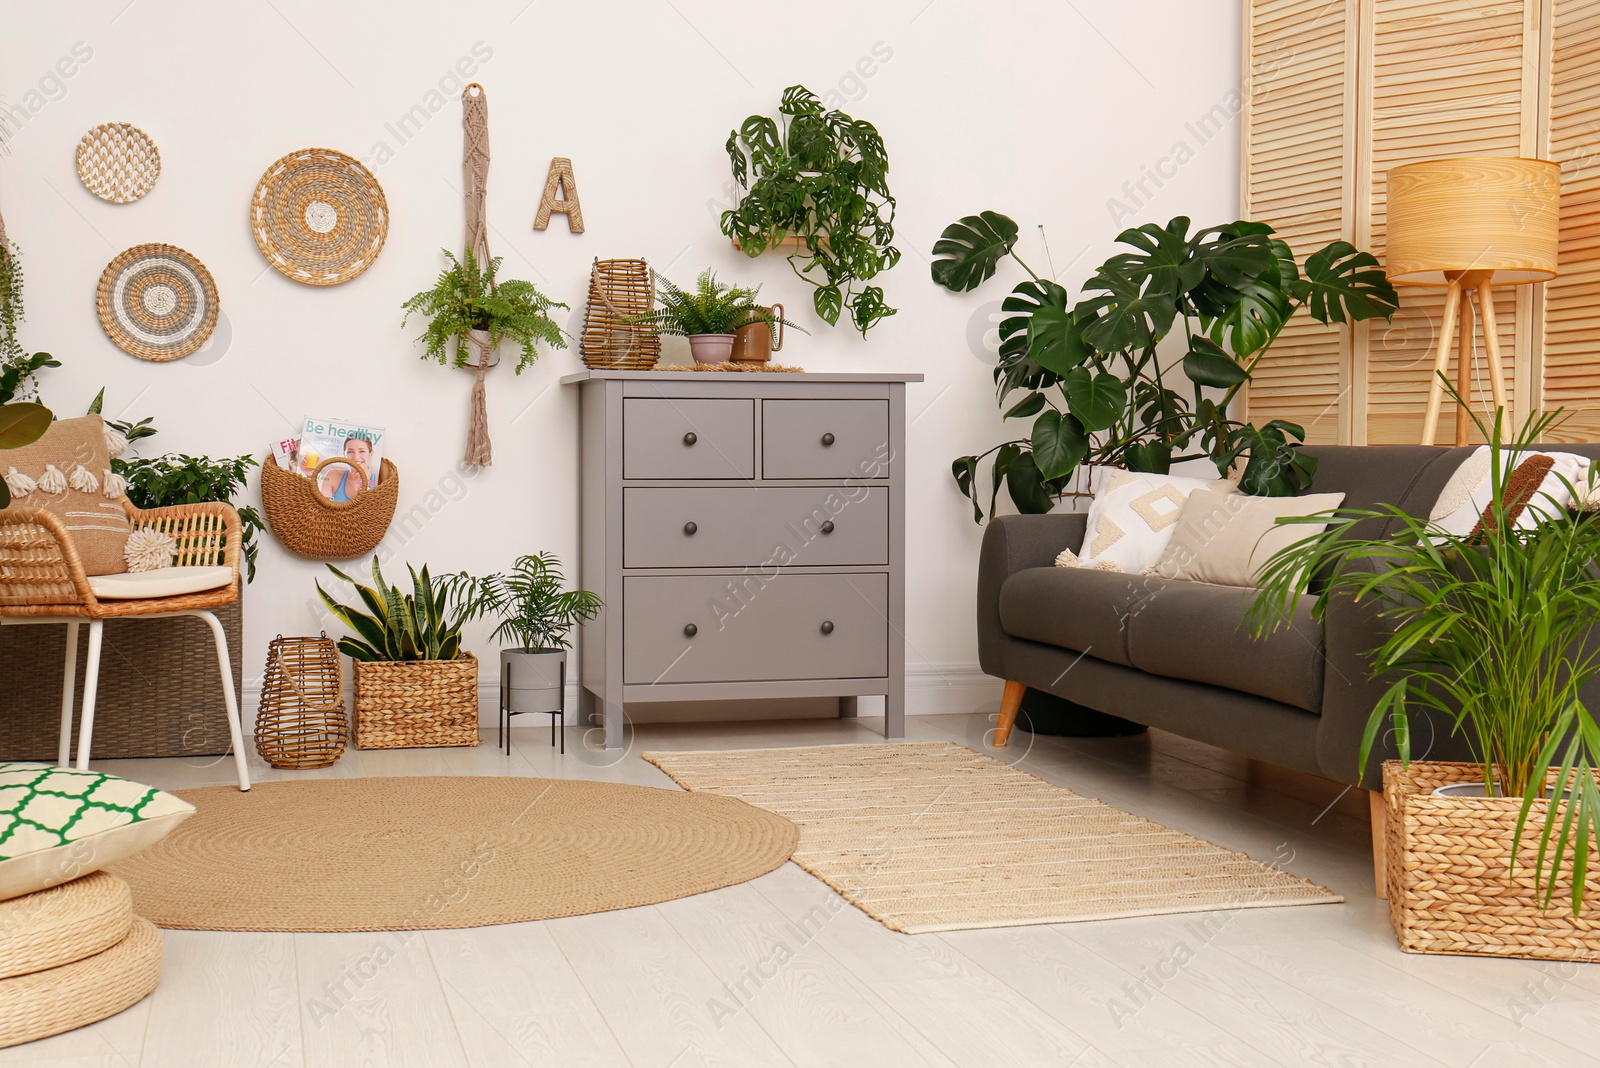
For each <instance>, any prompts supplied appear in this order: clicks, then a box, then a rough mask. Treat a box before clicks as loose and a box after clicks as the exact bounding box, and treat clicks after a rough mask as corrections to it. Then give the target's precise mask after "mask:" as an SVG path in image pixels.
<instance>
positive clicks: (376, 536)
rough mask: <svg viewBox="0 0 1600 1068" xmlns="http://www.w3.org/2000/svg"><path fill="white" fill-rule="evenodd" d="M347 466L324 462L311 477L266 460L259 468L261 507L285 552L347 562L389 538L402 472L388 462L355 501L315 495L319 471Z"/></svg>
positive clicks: (339, 461) (334, 459)
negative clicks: (372, 484) (376, 481)
mask: <svg viewBox="0 0 1600 1068" xmlns="http://www.w3.org/2000/svg"><path fill="white" fill-rule="evenodd" d="M347 462H348V461H345V460H343V459H340V458H339V457H337V456H335V457H333V458H331V459H327V460H324V461H322V463H320V464H318V465H317V470H316V474H315V475H313V476H312V477H310V478H304V477H302V476H300V475H297V474H295V473H294V472H293V471H285V470H284V469H283V468H281V467H279V466H278V463H277V461H276V460H274V459H273V458H272V457H270V456H269V457H267V459H266V460H265V461H264V462H263V463H262V464H261V505H262V507H263V508H264V509H265V510H266V513H267V522H268V524H270V525H271V527H272V533H274V534H276V535H277V537H278V540H279V541H281V542H282V543H283V547H284V548H285V549H288V550H289V551H290V552H292V553H294V554H295V555H297V556H304V557H307V558H309V559H312V560H348V559H350V558H351V557H355V556H365V555H366V554H367V553H370V552H371V551H372V550H373V549H376V548H377V547H378V543H379V542H380V541H382V540H383V536H384V535H385V534H386V533H388V531H389V524H390V523H391V522H393V521H394V509H395V504H396V503H397V502H398V501H399V500H400V472H398V471H396V470H395V466H394V464H392V463H390V462H389V461H388V460H385V461H383V467H382V469H381V473H380V474H379V476H378V484H377V485H376V486H374V487H373V488H372V489H369V490H363V491H362V492H361V493H359V494H357V495H356V499H355V500H353V501H345V502H342V503H341V502H335V501H330V500H328V499H327V498H326V497H324V496H323V495H322V494H320V493H318V492H317V477H316V476H317V475H320V474H321V473H322V470H323V468H325V467H327V466H328V465H330V464H345V463H347Z"/></svg>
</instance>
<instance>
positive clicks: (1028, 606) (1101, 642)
mask: <svg viewBox="0 0 1600 1068" xmlns="http://www.w3.org/2000/svg"><path fill="white" fill-rule="evenodd" d="M1165 585H1166V583H1165V582H1164V581H1163V580H1162V579H1158V578H1154V577H1151V576H1148V575H1121V574H1118V573H1116V572H1114V571H1095V570H1090V569H1088V568H1076V567H1035V568H1029V569H1026V570H1023V571H1018V572H1017V573H1016V574H1014V575H1012V576H1011V577H1010V578H1009V579H1007V580H1006V582H1005V585H1004V586H1002V587H1000V624H1001V626H1003V627H1004V628H1005V631H1006V633H1007V634H1009V635H1011V636H1012V637H1014V638H1026V639H1027V640H1028V641H1035V642H1044V643H1045V644H1046V645H1055V646H1059V647H1061V648H1063V649H1073V650H1076V651H1077V652H1080V653H1087V654H1088V655H1090V656H1093V657H1096V658H1097V659H1100V660H1105V661H1108V662H1110V663H1113V664H1121V665H1123V666H1124V667H1132V666H1134V665H1133V662H1132V661H1131V660H1129V659H1128V629H1127V622H1128V619H1129V617H1130V616H1132V615H1134V614H1135V613H1137V612H1138V611H1139V608H1140V606H1141V605H1142V604H1143V603H1144V602H1145V601H1147V600H1148V599H1149V598H1150V597H1151V596H1152V594H1153V593H1155V592H1156V591H1158V590H1160V589H1161V588H1163V587H1164V586H1165Z"/></svg>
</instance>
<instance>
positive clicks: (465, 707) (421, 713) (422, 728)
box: [355, 653, 478, 749]
mask: <svg viewBox="0 0 1600 1068" xmlns="http://www.w3.org/2000/svg"><path fill="white" fill-rule="evenodd" d="M355 666H356V748H357V749H422V748H429V747H433V746H454V745H477V744H478V658H477V657H475V656H473V655H472V654H471V653H467V654H464V655H463V656H462V657H461V659H459V660H410V661H404V662H393V663H377V662H370V661H362V660H357V661H356V662H355Z"/></svg>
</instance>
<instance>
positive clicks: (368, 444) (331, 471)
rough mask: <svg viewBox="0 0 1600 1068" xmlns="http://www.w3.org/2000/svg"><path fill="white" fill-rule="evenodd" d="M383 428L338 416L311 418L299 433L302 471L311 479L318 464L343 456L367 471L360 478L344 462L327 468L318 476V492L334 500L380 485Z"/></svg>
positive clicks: (342, 499)
mask: <svg viewBox="0 0 1600 1068" xmlns="http://www.w3.org/2000/svg"><path fill="white" fill-rule="evenodd" d="M383 439H384V429H383V427H381V426H363V425H361V424H359V423H347V422H343V421H341V420H338V419H320V418H315V417H313V418H308V419H307V420H306V425H305V429H304V431H303V432H302V433H301V435H300V473H301V474H302V475H304V476H306V477H307V478H310V477H311V475H312V473H313V472H315V471H316V469H317V465H318V464H320V463H322V462H323V461H324V460H327V459H329V458H330V457H343V458H344V459H346V460H349V461H350V462H351V463H352V464H354V465H356V466H357V467H359V468H360V469H361V471H362V472H363V473H364V474H365V476H366V477H365V479H362V478H360V477H357V475H356V474H355V472H354V471H352V470H351V469H350V468H348V467H346V466H345V465H343V464H334V465H333V466H331V467H328V468H326V469H325V470H324V471H323V472H322V474H321V475H320V476H318V477H317V492H319V493H321V494H322V495H323V496H324V497H327V498H328V499H329V500H331V501H339V502H344V501H351V500H354V499H355V498H356V496H357V495H358V494H360V493H361V491H362V490H367V489H371V488H372V487H374V486H376V485H377V484H378V475H379V472H380V471H381V470H382V467H383Z"/></svg>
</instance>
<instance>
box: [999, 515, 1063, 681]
mask: <svg viewBox="0 0 1600 1068" xmlns="http://www.w3.org/2000/svg"><path fill="white" fill-rule="evenodd" d="M1088 522H1089V517H1088V516H1087V515H1085V514H1084V513H1082V512H1050V513H1047V514H1045V515H1008V516H1002V517H1000V518H999V519H996V520H994V521H993V522H991V523H990V524H989V529H988V530H986V531H984V533H983V550H982V552H981V553H980V554H979V557H978V663H979V664H980V665H981V666H982V668H983V670H984V671H985V672H987V673H988V674H990V675H994V676H996V677H997V678H1004V677H1005V666H1004V664H1003V662H1002V654H1001V650H1002V649H1003V647H1004V645H1005V630H1004V628H1002V627H1001V625H1000V587H1001V586H1003V585H1005V581H1006V579H1008V578H1010V577H1011V576H1012V575H1014V574H1016V573H1017V572H1018V571H1023V570H1026V569H1027V568H1030V567H1050V566H1052V565H1054V564H1055V562H1056V557H1057V556H1059V555H1060V554H1061V550H1062V549H1071V550H1072V551H1073V552H1077V551H1078V549H1079V548H1081V547H1082V545H1083V538H1084V531H1085V530H1087V529H1088Z"/></svg>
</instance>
